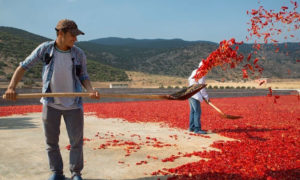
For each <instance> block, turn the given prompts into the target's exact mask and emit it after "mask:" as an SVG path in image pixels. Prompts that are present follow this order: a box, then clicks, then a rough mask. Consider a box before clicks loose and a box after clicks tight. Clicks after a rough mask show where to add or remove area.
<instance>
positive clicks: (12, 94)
mask: <svg viewBox="0 0 300 180" xmlns="http://www.w3.org/2000/svg"><path fill="white" fill-rule="evenodd" d="M5 99H6V100H10V101H15V100H17V93H16V91H15V90H14V89H10V88H8V89H7V90H6V91H5Z"/></svg>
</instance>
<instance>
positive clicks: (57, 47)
mask: <svg viewBox="0 0 300 180" xmlns="http://www.w3.org/2000/svg"><path fill="white" fill-rule="evenodd" d="M55 30H56V33H57V38H56V40H55V41H49V42H44V43H42V44H41V45H39V46H38V47H37V48H36V49H35V50H34V51H33V52H32V53H31V54H30V55H29V56H28V57H27V58H26V59H25V60H24V61H23V62H21V63H20V66H19V67H18V68H17V69H16V71H15V73H14V75H13V77H12V79H11V82H10V84H9V86H8V88H7V90H6V92H5V95H6V99H8V100H16V92H15V89H16V87H17V84H18V82H19V81H20V80H21V78H22V77H23V75H24V73H25V71H26V70H29V69H30V68H31V67H33V66H34V65H35V64H36V63H37V62H38V61H42V63H43V71H42V79H43V88H42V92H43V93H51V92H53V93H54V92H60V93H63V92H82V86H83V87H84V88H85V89H86V90H87V92H90V97H91V98H95V99H99V98H100V95H99V93H98V91H96V90H94V89H93V87H92V85H91V82H90V80H89V76H88V73H87V67H86V56H85V54H84V52H83V51H82V50H81V49H80V48H78V47H76V46H75V45H74V43H75V42H76V41H77V36H78V35H80V34H82V35H84V33H83V32H82V31H80V30H79V29H78V28H77V25H76V23H75V22H74V21H72V20H68V19H63V20H60V21H59V22H58V24H57V26H56V28H55ZM41 102H42V103H43V113H42V119H43V126H44V133H45V137H46V145H47V148H46V150H47V153H48V159H49V166H50V170H51V171H52V173H53V174H52V176H51V177H50V178H49V180H64V179H65V176H64V174H63V162H62V157H61V154H60V149H59V146H58V141H59V133H60V122H61V116H63V117H64V121H65V124H66V128H67V131H68V135H69V140H70V144H71V148H70V163H69V164H70V171H71V174H72V177H71V179H72V180H82V178H81V170H82V169H83V107H82V98H81V97H75V98H64V97H60V98H53V97H47V98H42V99H41Z"/></svg>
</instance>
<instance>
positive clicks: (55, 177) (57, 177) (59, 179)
mask: <svg viewBox="0 0 300 180" xmlns="http://www.w3.org/2000/svg"><path fill="white" fill-rule="evenodd" d="M49 180H65V176H64V175H63V174H52V176H51V177H50V178H49Z"/></svg>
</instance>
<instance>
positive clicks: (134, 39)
mask: <svg viewBox="0 0 300 180" xmlns="http://www.w3.org/2000/svg"><path fill="white" fill-rule="evenodd" d="M0 27H5V28H14V29H19V30H22V31H26V32H28V33H31V34H34V35H37V36H41V37H44V38H48V39H50V40H55V39H51V38H49V37H45V36H42V35H40V34H36V33H32V32H30V31H27V30H24V29H20V28H16V27H10V26H0ZM108 38H118V39H132V40H182V41H185V42H209V43H215V44H219V42H213V41H207V40H191V41H190V40H184V39H180V38H173V39H167V38H153V39H137V38H131V37H128V38H122V37H101V38H95V39H89V40H81V41H77V42H89V41H93V40H98V39H108ZM77 42H76V43H77ZM285 43H300V40H299V41H293V42H289V41H287V42H279V43H273V42H269V43H267V44H268V45H270V44H285ZM243 44H254V43H253V42H243ZM258 44H265V43H258Z"/></svg>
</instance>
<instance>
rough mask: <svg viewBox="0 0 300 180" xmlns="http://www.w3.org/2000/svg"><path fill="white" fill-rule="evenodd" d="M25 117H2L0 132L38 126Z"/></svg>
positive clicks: (0, 119)
mask: <svg viewBox="0 0 300 180" xmlns="http://www.w3.org/2000/svg"><path fill="white" fill-rule="evenodd" d="M30 120H32V118H27V117H4V118H0V130H2V129H29V128H37V127H38V126H37V125H36V124H35V123H33V122H31V121H30Z"/></svg>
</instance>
